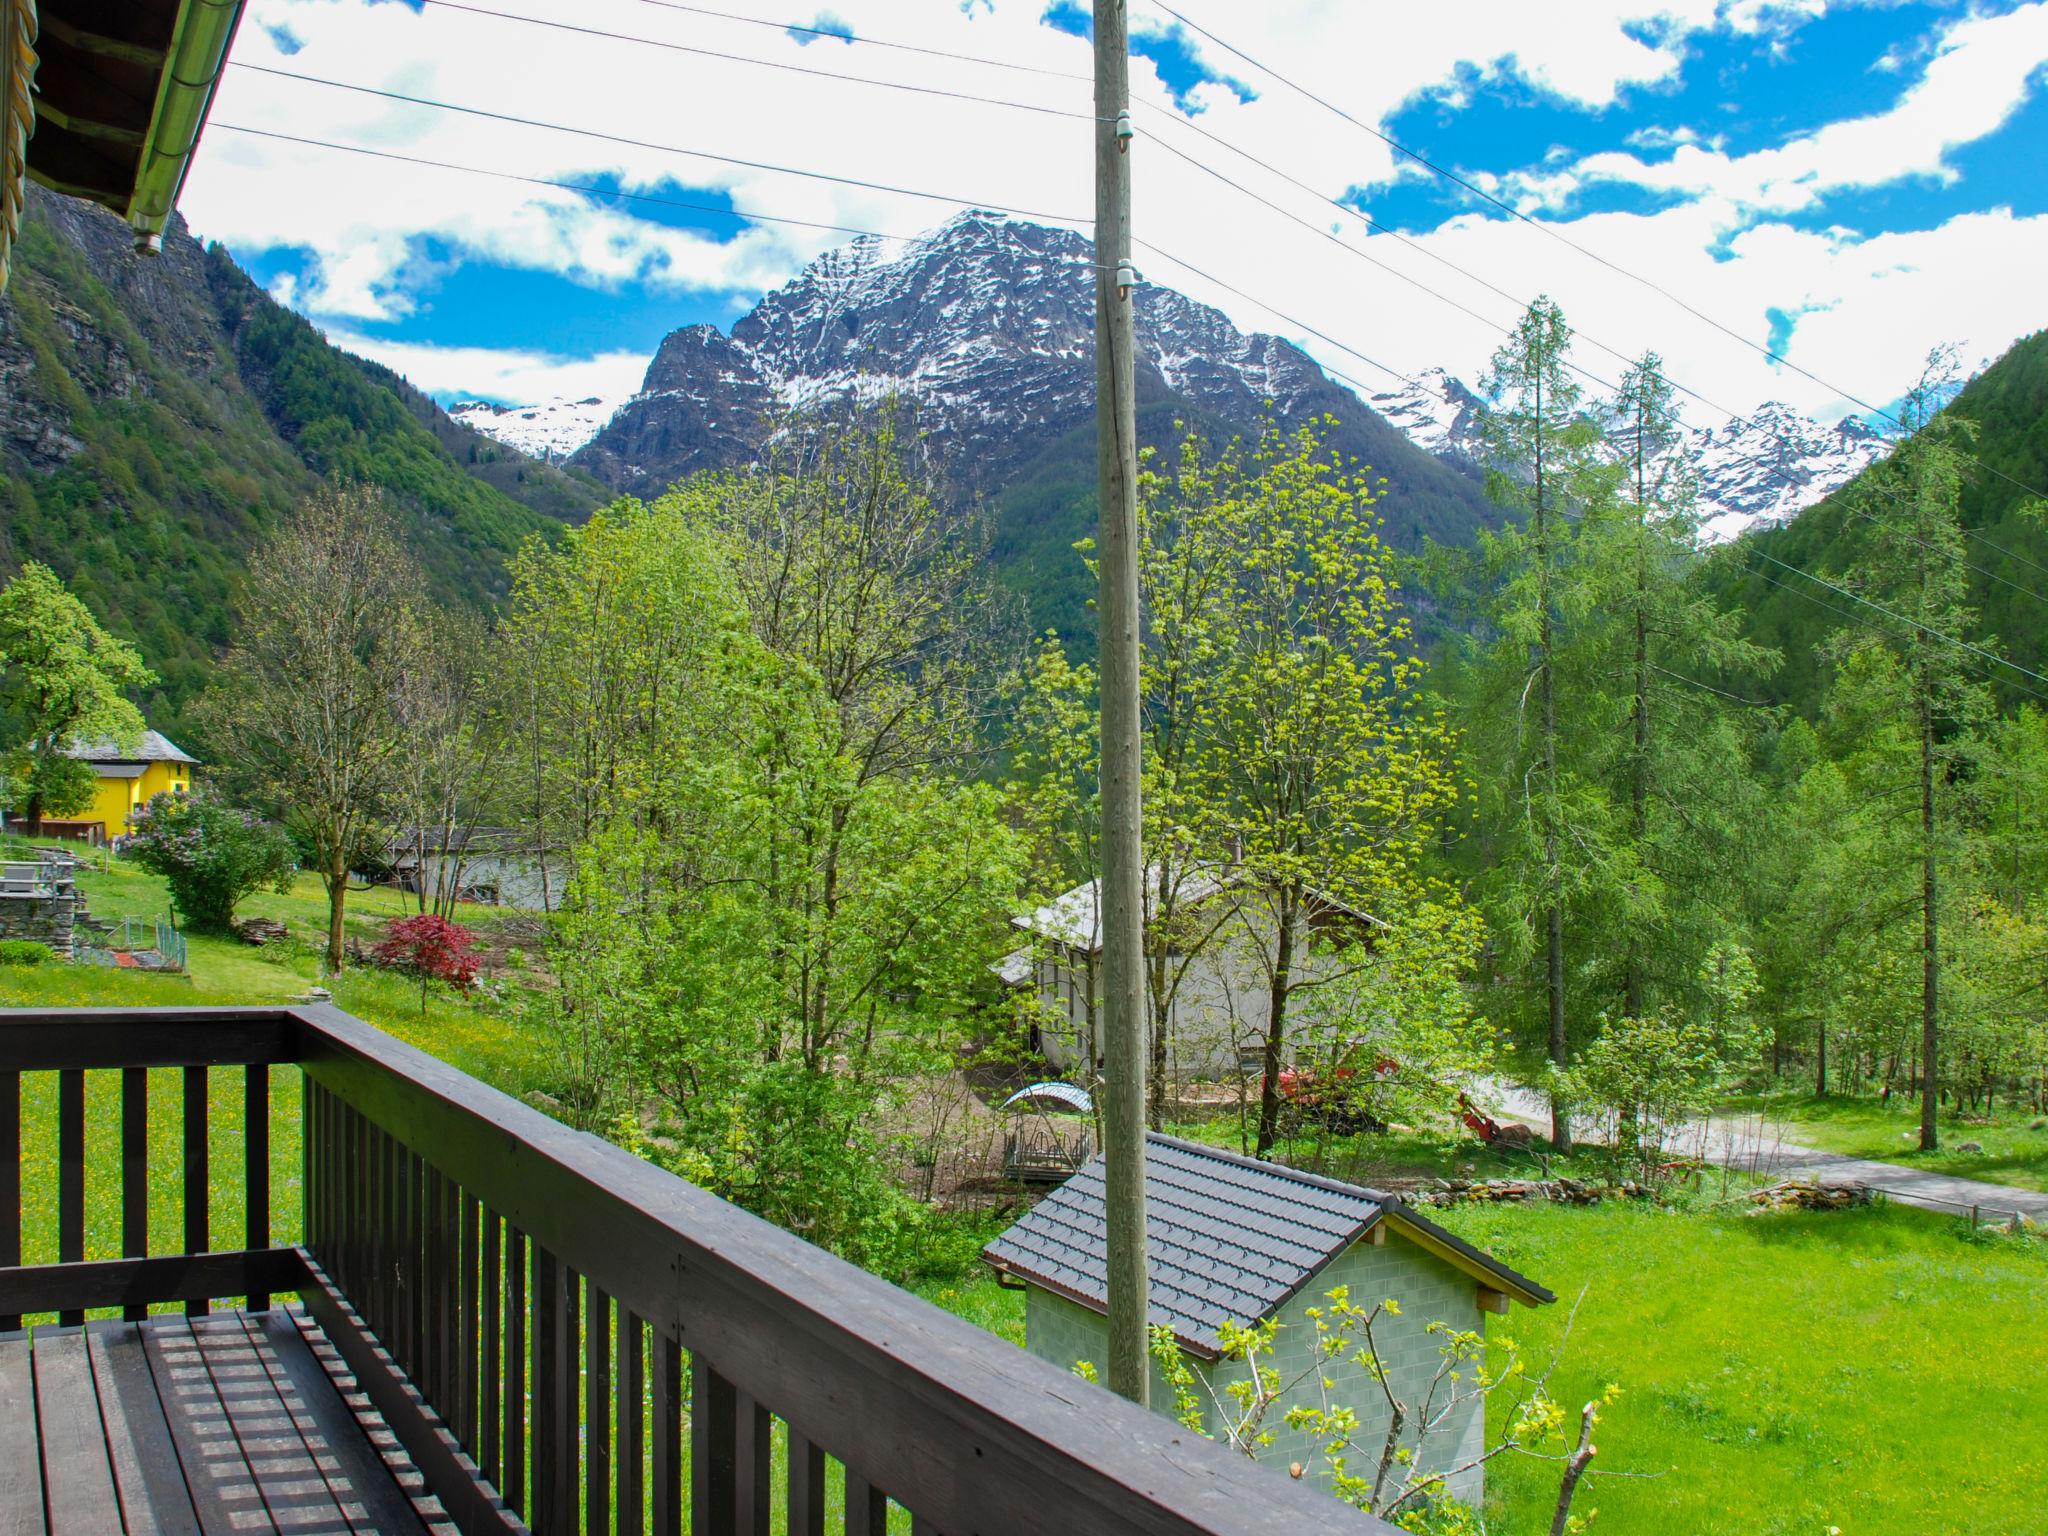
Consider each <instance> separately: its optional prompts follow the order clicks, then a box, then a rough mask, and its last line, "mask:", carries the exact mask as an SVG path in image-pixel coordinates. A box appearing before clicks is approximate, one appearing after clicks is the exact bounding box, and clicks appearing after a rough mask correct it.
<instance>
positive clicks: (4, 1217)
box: [0, 1072, 21, 1333]
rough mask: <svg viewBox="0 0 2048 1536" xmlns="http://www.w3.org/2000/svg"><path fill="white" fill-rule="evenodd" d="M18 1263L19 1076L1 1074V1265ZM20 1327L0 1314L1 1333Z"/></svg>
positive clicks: (15, 1319) (12, 1315)
mask: <svg viewBox="0 0 2048 1536" xmlns="http://www.w3.org/2000/svg"><path fill="white" fill-rule="evenodd" d="M20 1262H21V1074H20V1073H19V1072H0V1265H4V1266H6V1267H7V1268H9V1269H12V1268H13V1267H14V1266H15V1265H17V1264H19V1263H20ZM20 1326H21V1318H20V1316H19V1315H18V1314H16V1313H6V1314H0V1333H4V1332H11V1331H13V1330H14V1329H16V1328H19V1327H20Z"/></svg>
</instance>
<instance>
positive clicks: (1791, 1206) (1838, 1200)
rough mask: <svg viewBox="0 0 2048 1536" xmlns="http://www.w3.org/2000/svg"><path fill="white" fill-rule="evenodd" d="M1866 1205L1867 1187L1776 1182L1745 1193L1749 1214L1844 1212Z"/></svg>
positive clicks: (1868, 1198) (1803, 1180)
mask: <svg viewBox="0 0 2048 1536" xmlns="http://www.w3.org/2000/svg"><path fill="white" fill-rule="evenodd" d="M1868 1204H1870V1186H1869V1185H1867V1184H1822V1183H1819V1182H1817V1181H1816V1180H1813V1179H1780V1180H1779V1181H1778V1182H1777V1183H1775V1184H1771V1185H1767V1186H1765V1187H1764V1188H1762V1189H1753V1190H1751V1191H1750V1192H1749V1205H1750V1214H1751V1215H1755V1214H1757V1213H1758V1212H1760V1211H1845V1210H1847V1209H1849V1208H1850V1207H1851V1206H1856V1205H1868Z"/></svg>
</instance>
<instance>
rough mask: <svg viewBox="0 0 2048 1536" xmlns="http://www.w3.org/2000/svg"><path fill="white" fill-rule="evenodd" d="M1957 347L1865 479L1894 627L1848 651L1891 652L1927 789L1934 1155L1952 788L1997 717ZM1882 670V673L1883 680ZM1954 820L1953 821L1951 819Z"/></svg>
mask: <svg viewBox="0 0 2048 1536" xmlns="http://www.w3.org/2000/svg"><path fill="white" fill-rule="evenodd" d="M1953 374H1954V360H1953V353H1952V351H1949V350H1942V349H1938V350H1937V351H1936V352H1934V353H1933V354H1930V356H1929V359H1928V368H1927V371H1926V372H1925V373H1924V374H1923V376H1922V378H1921V380H1920V382H1919V384H1918V385H1916V386H1915V387H1914V389H1913V390H1912V392H1911V393H1910V394H1909V395H1908V396H1907V399H1906V403H1905V405H1904V406H1902V407H1901V418H1900V419H1901V421H1902V422H1903V424H1904V425H1905V426H1906V427H1907V429H1908V430H1909V431H1910V432H1911V436H1910V437H1908V438H1907V439H1906V440H1905V441H1904V442H1902V443H1901V444H1900V445H1899V446H1898V448H1897V449H1896V450H1895V451H1894V452H1893V454H1892V457H1891V458H1890V459H1889V460H1888V461H1887V462H1886V463H1885V464H1884V465H1883V466H1882V467H1881V469H1880V470H1879V471H1878V472H1875V473H1872V474H1869V475H1866V476H1865V477H1864V478H1863V480H1862V481H1861V482H1859V494H1860V495H1861V496H1862V497H1863V498H1864V510H1865V511H1866V512H1867V514H1868V515H1869V517H1870V520H1871V521H1872V523H1873V524H1874V530H1873V532H1872V533H1871V535H1870V537H1869V539H1868V541H1867V542H1866V543H1865V545H1864V547H1863V550H1862V552H1861V556H1860V558H1859V560H1858V561H1857V563H1856V565H1855V566H1854V567H1853V568H1852V570H1851V571H1850V573H1849V584H1850V585H1851V586H1853V587H1854V588H1855V589H1856V591H1857V592H1858V593H1859V595H1861V596H1862V597H1863V598H1864V599H1865V600H1866V601H1867V602H1870V603H1872V604H1875V605H1877V607H1878V609H1879V611H1880V613H1881V614H1883V615H1885V616H1887V621H1886V622H1885V623H1884V624H1883V625H1882V626H1881V627H1878V628H1873V629H1870V630H1861V631H1856V632H1854V633H1852V634H1851V635H1850V636H1849V638H1848V639H1847V640H1846V641H1845V642H1844V646H1845V649H1846V650H1848V651H1851V652H1853V651H1856V650H1865V649H1870V648H1873V647H1882V648H1883V649H1884V650H1885V651H1887V652H1888V653H1889V654H1890V655H1891V656H1893V657H1895V658H1896V659H1897V662H1898V667H1897V669H1896V671H1895V672H1892V673H1891V674H1889V675H1890V676H1891V678H1892V679H1893V680H1894V682H1895V690H1896V691H1895V693H1894V696H1893V705H1892V707H1893V708H1894V709H1896V711H1897V712H1898V713H1899V714H1900V715H1901V716H1902V717H1903V718H1904V719H1906V720H1907V721H1908V722H1909V724H1910V728H1911V733H1912V737H1913V766H1914V776H1915V778H1916V780H1917V783H1918V794H1917V796H1916V797H1915V802H1916V803H1915V807H1914V809H1915V812H1916V815H1917V820H1918V827H1917V836H1916V838H1915V843H1916V846H1915V849H1914V854H1915V862H1916V863H1917V864H1918V866H1919V883H1920V889H1919V902H1918V905H1919V915H1920V1061H1921V1102H1920V1145H1921V1147H1922V1148H1923V1149H1924V1150H1927V1151H1932V1150H1933V1149H1934V1148H1935V1146H1936V1145H1937V1143H1938V1141H1939V1138H1940V1132H1939V1129H1938V1127H1937V1124H1936V1114H1937V1110H1938V1108H1939V1103H1940V1079H1941V1072H1940V1060H1941V1013H1942V1010H1941V979H1942V960H1941V911H1942V889H1941V881H1942V871H1943V867H1944V864H1945V863H1946V862H1947V860H1948V858H1949V857H1950V856H1951V855H1952V854H1953V852H1954V837H1953V834H1954V826H1953V820H1952V818H1950V817H1948V816H1945V809H1946V808H1945V806H1944V804H1943V801H1944V799H1945V798H1946V797H1947V794H1948V786H1949V784H1950V783H1951V782H1952V781H1953V780H1955V779H1956V778H1957V777H1958V775H1959V774H1961V773H1962V772H1963V765H1964V762H1965V760H1966V758H1967V757H1968V755H1969V752H1970V749H1971V744H1972V732H1973V731H1974V730H1975V729H1976V728H1977V726H1979V725H1980V724H1981V723H1982V722H1983V720H1984V718H1985V716H1986V715H1987V713H1988V711H1989V705H1990V698H1989V691H1988V690H1987V689H1986V688H1985V686H1984V685H1983V684H1982V683H1981V682H1980V681H1978V680H1977V678H1976V677H1975V675H1974V674H1973V673H1972V672H1971V671H1970V665H1969V664H1970V660H1971V657H1970V654H1969V652H1968V651H1967V650H1966V649H1965V644H1966V640H1965V637H1966V636H1967V635H1968V634H1969V633H1970V631H1971V629H1972V628H1973V627H1974V625H1975V622H1976V611H1975V609H1974V608H1973V607H1972V606H1971V605H1970V601H1969V576H1968V561H1967V559H1966V557H1965V554H1964V550H1963V528H1962V520H1961V512H1960V503H1961V496H1962V488H1963V482H1964V479H1965V478H1966V476H1967V475H1968V474H1969V472H1970V470H1971V468H1972V467H1973V464H1974V459H1973V456H1972V453H1971V449H1970V445H1971V441H1972V439H1973V437H1974V435H1975V428H1974V426H1973V425H1972V424H1971V423H1969V422H1967V421H1964V420H1962V419H1960V418H1959V417H1957V416H1956V415H1955V414H1954V413H1952V412H1949V411H1945V410H1942V409H1940V408H1939V407H1940V403H1941V402H1942V401H1944V400H1946V399H1947V398H1948V396H1949V395H1950V393H1952V390H1951V387H1950V386H1951V384H1952V382H1953ZM1876 675H1881V674H1876ZM1945 823H1946V824H1945Z"/></svg>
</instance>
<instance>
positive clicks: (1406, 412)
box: [1366, 368, 1891, 544]
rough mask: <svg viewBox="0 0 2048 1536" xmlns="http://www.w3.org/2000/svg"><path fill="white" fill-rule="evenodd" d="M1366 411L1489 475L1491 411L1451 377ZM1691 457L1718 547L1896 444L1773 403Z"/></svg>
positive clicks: (1389, 394) (1707, 440)
mask: <svg viewBox="0 0 2048 1536" xmlns="http://www.w3.org/2000/svg"><path fill="white" fill-rule="evenodd" d="M1366 403H1367V404H1368V405H1370V406H1371V407H1372V408H1373V409H1374V410H1376V411H1378V412H1379V413H1380V414H1381V415H1382V416H1384V417H1386V419H1387V420H1388V421H1389V422H1391V423H1393V425H1394V426H1396V427H1398V428H1399V429H1400V430H1401V432H1402V433H1403V434H1404V435H1405V436H1406V437H1407V438H1408V440H1409V441H1410V442H1412V443H1413V444H1415V446H1416V447H1418V448H1420V449H1422V450H1423V451H1424V452H1426V453H1431V454H1434V455H1435V456H1436V457H1438V458H1440V459H1443V460H1446V461H1447V462H1450V463H1454V464H1458V465H1461V466H1463V467H1466V468H1469V469H1478V468H1480V467H1482V466H1484V464H1485V462H1486V444H1485V439H1484V426H1483V421H1484V412H1485V405H1484V402H1483V401H1481V400H1480V398H1479V396H1478V395H1476V394H1474V393H1473V392H1472V390H1470V389H1469V388H1467V387H1466V386H1465V385H1464V384H1463V383H1461V382H1460V381H1459V380H1457V379H1455V378H1453V377H1452V376H1451V375H1450V374H1448V373H1446V372H1445V371H1444V370H1443V369H1441V368H1430V369H1426V370H1424V371H1423V372H1421V373H1418V374H1416V375H1415V377H1414V379H1413V380H1412V381H1411V382H1409V383H1406V384H1403V385H1402V386H1401V387H1399V388H1397V389H1390V390H1386V391H1383V392H1381V393H1379V394H1373V395H1368V396H1366ZM1685 450H1686V452H1687V454H1688V456H1689V457H1690V460H1691V466H1690V467H1691V471H1692V475H1693V478H1694V481H1695V483H1696V485H1697V487H1698V500H1697V502H1696V505H1695V511H1696V513H1697V515H1698V517H1699V524H1700V539H1701V541H1702V542H1703V543H1707V544H1720V543H1724V542H1726V541H1727V540H1729V539H1734V538H1739V537H1741V536H1742V535H1743V534H1745V533H1747V532H1748V531H1749V530H1750V529H1752V528H1761V527H1768V526H1771V525H1773V524H1777V523H1782V522H1784V521H1786V520H1787V519H1789V518H1791V517H1793V516H1795V515H1797V514H1798V513H1800V512H1802V511H1804V510H1805V509H1806V508H1808V507H1810V506H1812V505H1813V504H1814V503H1815V502H1817V501H1820V500H1822V499H1823V498H1824V497H1826V496H1827V495H1829V494H1830V493H1831V492H1833V491H1835V490H1837V489H1839V488H1840V487H1841V486H1843V485H1846V484H1847V483H1848V482H1849V481H1851V480H1853V479H1855V478H1856V476H1857V475H1859V474H1861V473H1862V472H1863V471H1864V470H1865V469H1868V468H1869V467H1870V466H1871V465H1872V464H1874V463H1875V462H1877V461H1878V460H1879V459H1881V458H1883V457H1884V456H1885V454H1886V453H1888V452H1889V451H1890V450H1891V443H1890V440H1889V439H1888V438H1886V437H1885V436H1883V435H1882V434H1881V433H1879V432H1877V431H1876V430H1874V429H1873V428H1871V427H1870V426H1868V425H1866V424H1865V423H1864V422H1862V421H1860V420H1858V419H1856V418H1854V417H1850V418H1847V419H1845V420H1843V421H1841V422H1838V423H1837V424H1835V425H1834V426H1824V425H1822V424H1821V423H1820V422H1818V421H1815V420H1814V419H1813V418H1812V417H1810V416H1807V415H1804V414H1802V413H1801V412H1799V411H1797V410H1794V409H1793V408H1792V407H1791V406H1789V405H1787V404H1785V403H1784V402H1783V401H1782V400H1772V401H1767V402H1766V403H1765V404H1763V405H1760V406H1758V407H1757V408H1756V410H1754V411H1753V412H1751V413H1750V415H1749V416H1748V417H1747V418H1744V419H1741V420H1737V421H1731V422H1728V423H1726V424H1725V425H1723V426H1719V427H1714V428H1711V429H1709V430H1707V431H1704V432H1701V433H1698V434H1696V435H1692V436H1689V437H1687V439H1686V440H1685Z"/></svg>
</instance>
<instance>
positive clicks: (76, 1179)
mask: <svg viewBox="0 0 2048 1536" xmlns="http://www.w3.org/2000/svg"><path fill="white" fill-rule="evenodd" d="M84 1257H85V1073H84V1072H83V1071H82V1070H80V1069H79V1068H77V1067H66V1068H65V1069H64V1070H63V1071H61V1072H59V1073H58V1074H57V1262H58V1263H60V1264H76V1263H78V1262H80V1261H81V1260H82V1259H84ZM57 1321H58V1323H59V1324H60V1325H62V1326H65V1327H74V1326H76V1325H77V1324H79V1323H82V1322H84V1321H85V1314H84V1313H83V1312H81V1311H77V1310H69V1311H63V1312H59V1313H58V1314H57Z"/></svg>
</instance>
